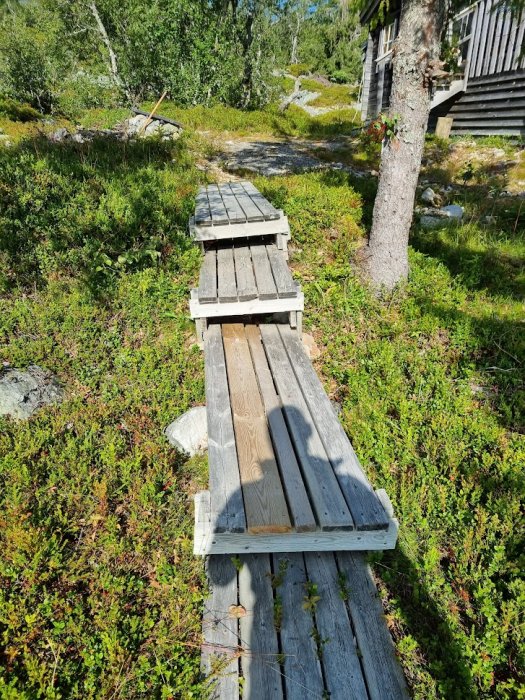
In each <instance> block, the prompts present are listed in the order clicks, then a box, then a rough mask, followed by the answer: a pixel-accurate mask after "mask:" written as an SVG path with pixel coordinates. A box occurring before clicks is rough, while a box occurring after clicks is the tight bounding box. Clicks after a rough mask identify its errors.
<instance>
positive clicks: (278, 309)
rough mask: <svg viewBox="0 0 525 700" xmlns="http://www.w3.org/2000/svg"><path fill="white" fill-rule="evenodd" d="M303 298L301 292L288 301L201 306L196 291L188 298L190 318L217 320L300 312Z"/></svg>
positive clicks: (235, 302) (272, 300)
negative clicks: (230, 317) (229, 317)
mask: <svg viewBox="0 0 525 700" xmlns="http://www.w3.org/2000/svg"><path fill="white" fill-rule="evenodd" d="M303 308H304V296H303V294H302V292H300V293H299V296H297V297H291V298H289V299H248V300H246V301H239V300H236V301H230V302H218V301H217V302H213V303H207V304H201V303H200V302H199V299H198V291H197V290H195V296H193V297H191V298H190V313H191V317H192V318H219V317H227V316H251V315H252V314H275V313H285V312H287V311H298V312H300V311H302V310H303Z"/></svg>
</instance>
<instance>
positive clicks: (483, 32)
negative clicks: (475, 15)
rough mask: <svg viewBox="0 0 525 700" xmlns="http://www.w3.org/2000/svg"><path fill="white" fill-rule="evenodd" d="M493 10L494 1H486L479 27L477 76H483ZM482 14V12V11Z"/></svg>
mask: <svg viewBox="0 0 525 700" xmlns="http://www.w3.org/2000/svg"><path fill="white" fill-rule="evenodd" d="M491 9H492V0H485V2H484V5H483V11H482V20H481V23H480V25H479V31H480V38H479V45H478V53H477V58H476V72H475V73H474V75H475V76H479V75H481V74H482V68H483V59H484V57H485V46H486V44H487V32H488V28H489V21H490V14H491V12H490V11H491ZM480 12H481V10H480Z"/></svg>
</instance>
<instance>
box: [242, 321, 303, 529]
mask: <svg viewBox="0 0 525 700" xmlns="http://www.w3.org/2000/svg"><path fill="white" fill-rule="evenodd" d="M245 333H246V337H247V339H248V344H249V346H250V352H251V354H252V361H253V365H254V367H255V373H256V375H257V381H258V383H259V389H260V392H261V396H262V400H263V404H264V410H265V412H266V418H267V420H268V425H269V426H270V434H271V436H272V442H273V447H274V452H275V454H276V456H277V461H278V464H279V470H280V473H281V480H282V482H283V484H284V490H285V492H286V497H287V501H288V507H289V509H290V513H291V516H292V522H293V525H294V527H295V529H296V530H297V532H308V531H312V530H315V529H316V528H317V524H316V522H315V517H314V514H313V511H312V506H311V505H310V500H309V498H308V494H307V492H306V487H305V485H304V482H303V477H302V474H301V470H300V468H299V464H298V462H297V458H296V456H295V452H294V449H293V445H292V441H291V440H290V435H289V433H288V428H287V427H286V423H285V420H284V416H283V412H282V409H281V401H280V399H279V397H278V396H277V392H276V390H275V386H274V383H273V379H272V374H271V372H270V368H269V366H268V360H267V359H266V355H265V352H264V348H263V346H262V342H261V334H260V331H259V328H258V327H257V326H254V325H249V326H246V327H245Z"/></svg>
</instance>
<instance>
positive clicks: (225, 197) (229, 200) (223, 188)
mask: <svg viewBox="0 0 525 700" xmlns="http://www.w3.org/2000/svg"><path fill="white" fill-rule="evenodd" d="M219 192H220V195H221V197H222V201H223V203H224V207H225V209H226V212H227V214H228V218H229V220H230V223H231V224H238V223H244V222H245V221H246V214H245V213H244V212H243V210H242V209H241V207H240V206H239V203H238V202H237V200H236V199H235V195H234V194H233V192H232V188H231V187H230V185H219Z"/></svg>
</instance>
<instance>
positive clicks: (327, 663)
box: [304, 552, 368, 700]
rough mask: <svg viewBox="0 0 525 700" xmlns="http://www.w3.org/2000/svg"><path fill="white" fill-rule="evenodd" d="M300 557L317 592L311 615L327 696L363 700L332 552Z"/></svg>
mask: <svg viewBox="0 0 525 700" xmlns="http://www.w3.org/2000/svg"><path fill="white" fill-rule="evenodd" d="M304 559H305V563H306V571H307V576H308V580H309V581H310V582H311V583H312V584H314V585H315V586H317V589H316V594H317V595H319V596H320V600H319V601H318V602H317V604H316V605H315V613H314V615H315V622H316V628H317V632H318V637H319V638H320V639H321V640H322V657H321V664H322V666H323V668H324V676H325V682H326V686H327V690H328V692H329V693H330V700H352V699H354V700H364V699H365V698H367V697H368V694H367V692H366V685H365V681H364V678H363V672H362V669H361V664H360V663H359V658H358V655H357V650H356V645H355V641H354V639H353V635H352V634H351V629H352V628H351V625H350V621H349V617H348V613H347V610H346V606H345V602H344V600H343V597H342V595H341V585H340V581H339V576H338V571H337V566H336V563H335V559H334V555H333V554H331V553H328V552H316V553H307V554H305V555H304Z"/></svg>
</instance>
